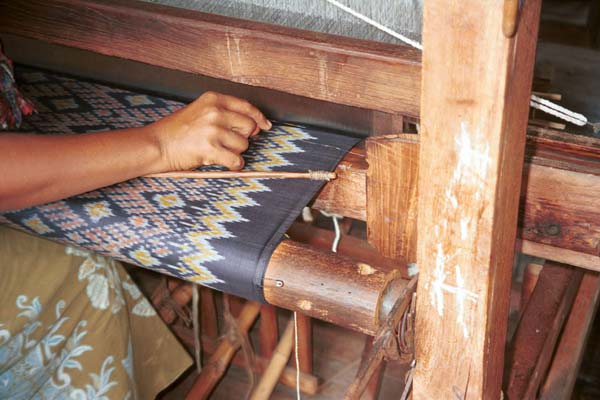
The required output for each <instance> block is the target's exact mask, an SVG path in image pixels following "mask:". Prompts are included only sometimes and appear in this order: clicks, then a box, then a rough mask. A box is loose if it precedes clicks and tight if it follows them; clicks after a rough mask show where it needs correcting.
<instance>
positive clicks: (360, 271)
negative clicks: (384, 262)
mask: <svg viewBox="0 0 600 400" xmlns="http://www.w3.org/2000/svg"><path fill="white" fill-rule="evenodd" d="M397 279H401V278H400V277H399V272H397V271H387V270H382V269H380V268H379V267H378V266H377V265H374V264H366V263H363V262H360V261H358V260H356V259H352V258H349V257H344V256H340V255H337V254H334V253H331V252H324V251H320V250H317V249H314V248H312V247H310V246H306V245H303V244H300V243H295V242H293V241H291V240H284V241H283V242H282V243H281V244H280V245H279V246H278V247H277V249H275V251H274V252H273V255H272V256H271V260H270V262H269V266H268V267H267V270H266V272H265V279H264V296H265V299H266V300H267V302H268V303H269V304H272V305H275V306H278V307H283V308H286V309H289V310H293V311H298V312H300V313H303V314H306V315H308V316H311V317H313V318H318V319H322V320H324V321H328V322H331V323H334V324H336V325H338V326H342V327H346V328H349V329H353V330H357V331H359V332H363V333H366V334H371V335H372V334H374V333H375V331H376V330H377V327H378V325H379V310H380V305H381V301H382V296H383V294H384V292H385V289H386V288H387V286H388V285H389V284H390V283H391V282H392V281H396V282H398V281H397ZM400 282H402V281H400ZM404 282H405V281H404Z"/></svg>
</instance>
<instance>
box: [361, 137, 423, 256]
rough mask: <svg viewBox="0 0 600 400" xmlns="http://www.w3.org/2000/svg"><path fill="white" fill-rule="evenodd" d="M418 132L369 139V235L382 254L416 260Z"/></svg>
mask: <svg viewBox="0 0 600 400" xmlns="http://www.w3.org/2000/svg"><path fill="white" fill-rule="evenodd" d="M418 143H419V142H418V138H417V135H411V134H401V135H389V136H377V137H372V138H370V139H368V140H367V142H366V144H367V162H368V164H369V167H368V170H367V236H368V240H369V243H371V244H372V245H373V246H374V247H375V248H377V249H378V250H379V251H380V252H381V254H382V255H384V256H385V257H390V258H392V259H402V260H407V261H408V262H413V263H414V262H416V261H417V179H418V173H419V146H418Z"/></svg>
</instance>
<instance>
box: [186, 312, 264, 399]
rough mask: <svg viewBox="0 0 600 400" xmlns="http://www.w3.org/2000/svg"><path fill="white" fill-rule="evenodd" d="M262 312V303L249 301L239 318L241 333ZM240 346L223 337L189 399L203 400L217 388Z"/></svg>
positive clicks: (187, 397) (191, 391)
mask: <svg viewBox="0 0 600 400" xmlns="http://www.w3.org/2000/svg"><path fill="white" fill-rule="evenodd" d="M259 312H260V304H258V303H255V302H252V301H249V302H247V303H246V304H245V305H244V308H243V309H242V312H241V313H240V316H239V317H238V318H237V320H236V321H237V326H238V328H239V330H240V333H242V334H244V333H247V332H248V330H249V329H250V327H251V326H252V324H253V323H254V321H255V320H256V318H257V317H258V313H259ZM239 347H240V344H239V343H232V342H231V341H230V339H229V337H228V336H227V335H225V336H224V337H223V339H221V342H220V343H219V346H218V347H217V350H215V352H214V353H213V355H212V356H211V357H210V360H209V361H208V363H207V364H206V365H205V366H204V368H203V369H202V372H201V373H200V375H199V376H198V378H197V379H196V382H194V385H193V386H192V388H191V389H190V391H189V392H188V394H187V396H186V399H187V400H203V399H206V398H208V396H209V395H210V393H211V392H212V391H213V389H214V388H215V386H216V384H217V382H219V380H220V379H221V377H222V376H223V374H224V373H225V370H226V369H227V366H228V365H229V363H230V362H231V360H232V358H233V356H234V355H235V353H236V351H237V350H238V348H239Z"/></svg>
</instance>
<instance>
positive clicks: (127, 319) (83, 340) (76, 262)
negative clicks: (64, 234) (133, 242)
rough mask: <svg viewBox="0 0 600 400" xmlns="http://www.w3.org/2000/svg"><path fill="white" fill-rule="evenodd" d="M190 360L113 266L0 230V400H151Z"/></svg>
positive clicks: (118, 267)
mask: <svg viewBox="0 0 600 400" xmlns="http://www.w3.org/2000/svg"><path fill="white" fill-rule="evenodd" d="M190 362H191V359H190V357H189V355H188V354H187V353H186V352H185V350H184V349H183V347H182V346H181V345H180V344H179V343H178V342H177V340H176V339H175V337H174V336H173V335H172V334H171V332H170V331H169V330H168V328H167V327H166V326H165V325H164V324H163V322H162V321H161V320H160V318H159V317H158V316H157V314H156V313H155V311H154V309H153V308H152V306H151V304H150V303H149V302H148V301H147V300H146V298H145V297H144V296H143V295H142V293H141V292H140V291H139V289H138V288H137V286H136V285H135V284H134V283H133V281H132V280H131V278H130V277H129V276H128V275H127V273H126V272H125V271H124V269H123V266H122V265H121V264H119V263H118V262H115V261H113V260H111V259H109V258H106V257H103V256H98V255H91V254H89V253H87V252H83V251H81V250H78V249H75V248H70V247H65V246H63V245H60V244H57V243H53V242H50V241H48V240H45V239H41V238H37V237H33V236H30V235H28V234H25V233H22V232H18V231H15V230H12V229H10V228H6V227H0V399H31V398H33V399H77V400H79V399H143V400H145V399H153V398H154V397H155V396H156V394H157V393H158V392H159V391H161V390H162V389H164V388H165V387H166V386H167V385H169V384H170V383H171V382H172V381H173V380H174V379H176V378H177V377H178V376H179V375H180V374H181V373H182V372H183V371H184V370H185V369H186V368H187V367H189V365H190Z"/></svg>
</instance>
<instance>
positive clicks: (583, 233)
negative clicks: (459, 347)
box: [0, 0, 600, 398]
mask: <svg viewBox="0 0 600 400" xmlns="http://www.w3.org/2000/svg"><path fill="white" fill-rule="evenodd" d="M531 2H532V3H537V0H535V1H534V0H531ZM450 3H451V2H450V1H449V0H430V3H429V4H426V7H429V8H430V9H431V10H435V9H438V8H437V7H444V6H447V7H450ZM489 6H490V7H496V9H495V10H496V11H498V15H499V16H500V15H501V12H500V8H501V2H500V1H490V4H489ZM456 7H459V8H460V7H462V6H456ZM464 7H466V6H464ZM432 12H433V11H432ZM431 15H434V14H431ZM15 16H16V17H18V18H15ZM100 16H101V17H100ZM149 17H152V18H149ZM459 18H463V17H459ZM468 18H471V21H472V20H476V19H477V16H475V17H474V16H472V15H471V16H470V17H469V16H465V17H464V21H469V19H468ZM538 19H539V18H538ZM431 21H434V19H433V18H432V19H430V20H429V22H428V21H427V20H426V23H425V30H427V29H428V24H430V23H431ZM531 23H532V24H533V25H532V26H534V27H536V30H537V21H536V18H535V16H533V17H532V22H531ZM182 27H184V28H185V29H181V28H182ZM479 28H481V27H477V29H479ZM0 32H2V33H10V34H13V35H20V36H25V37H28V38H33V39H37V40H41V41H45V42H49V43H54V44H59V45H66V46H72V47H76V48H79V49H85V50H89V51H93V52H97V53H100V54H105V55H110V56H117V57H122V58H127V59H131V60H135V61H140V62H144V63H148V64H152V65H156V66H160V67H166V68H173V69H178V70H181V71H186V72H190V73H193V74H204V75H209V76H212V77H216V78H221V79H226V80H230V81H234V82H239V83H243V84H246V85H251V86H258V87H265V88H269V89H275V90H279V91H286V92H289V93H292V94H295V95H299V96H305V97H310V98H313V99H317V100H325V101H329V102H333V103H338V104H344V105H350V106H355V107H362V108H367V109H371V110H377V111H381V112H385V113H390V114H394V115H402V116H404V117H408V118H418V116H419V113H420V111H419V110H420V108H426V107H428V106H429V104H430V103H428V100H425V101H424V102H423V103H422V104H421V105H419V102H420V101H421V99H423V98H425V97H424V96H423V95H422V94H421V79H424V80H434V79H441V80H444V79H445V78H444V77H442V76H439V75H432V73H430V72H426V73H425V75H424V76H423V77H421V57H420V56H419V55H418V54H417V53H416V52H415V51H414V50H411V49H407V48H404V47H402V46H393V45H387V44H374V43H372V42H367V41H361V40H357V39H349V38H342V37H338V36H333V35H325V34H317V33H310V32H304V31H299V30H295V29H291V28H283V27H273V26H270V25H267V24H261V23H256V22H249V21H241V20H236V19H233V18H226V17H219V16H214V15H208V14H203V13H197V12H189V11H185V12H184V11H181V10H176V9H172V8H169V7H163V6H157V5H152V4H147V3H126V2H124V1H119V0H109V1H106V2H103V3H102V4H95V3H94V2H92V1H89V0H51V1H41V0H34V1H30V2H28V3H27V4H23V3H22V2H18V1H6V2H3V3H2V4H0ZM156 32H160V33H161V34H167V33H168V34H173V35H175V37H176V38H177V40H176V41H177V43H178V46H176V47H174V48H170V46H169V43H165V41H164V40H161V39H160V38H157V36H156ZM444 34H456V32H454V31H451V30H449V31H448V32H446V30H440V32H439V33H435V34H431V35H432V36H431V37H432V38H434V39H433V40H435V41H436V42H437V41H439V42H443V41H444V39H445V38H444V37H443V35H444ZM476 34H477V30H475V31H474V33H473V38H471V39H472V40H474V41H475V40H476V38H475V36H476ZM199 37H205V38H206V39H202V40H199V39H198V38H199ZM430 40H431V39H430ZM534 40H535V39H534ZM232 41H233V42H234V43H235V44H236V46H238V47H237V50H236V51H234V52H235V53H236V55H235V57H234V56H232V55H231V48H232V47H231V42H232ZM139 43H144V44H145V45H146V46H140V45H139ZM240 49H242V50H243V52H242V50H240ZM290 49H294V54H297V55H298V58H294V59H290V58H289V53H290ZM425 51H427V47H426V50H425ZM498 51H500V50H498ZM502 51H503V50H502ZM523 51H525V50H523ZM198 52H200V54H202V55H203V56H204V57H205V58H214V59H215V60H221V59H223V60H227V61H228V62H220V61H217V62H215V63H211V62H204V61H200V62H199V61H198V60H197V58H198V54H199V53H198ZM240 54H244V59H243V60H240V59H239V56H240ZM267 57H271V58H270V61H271V63H278V64H281V65H282V66H284V67H285V68H283V69H281V70H279V71H278V72H276V73H275V74H274V73H273V72H272V71H269V70H268V67H265V66H264V64H262V63H261V62H262V60H264V59H265V58H267ZM499 57H500V58H502V57H507V55H506V54H504V55H500V56H499ZM174 58H177V60H178V61H177V62H176V63H173V59H174ZM457 62H464V60H463V61H460V60H457ZM234 63H235V64H234ZM464 64H465V65H467V67H468V65H469V63H468V62H464ZM346 66H348V68H346ZM532 68H533V64H532V61H529V62H527V63H525V65H522V66H520V67H519V70H518V71H516V72H514V74H515V76H516V77H517V78H518V77H520V76H524V75H527V74H529V73H531V70H532ZM373 72H376V73H375V74H373ZM369 74H372V75H373V76H372V77H371V78H372V79H370V82H368V84H366V85H365V86H360V87H359V88H356V87H355V85H353V84H354V82H356V80H357V79H361V78H363V77H364V76H367V75H369ZM323 76H325V78H323ZM390 87H393V88H394V89H395V90H390ZM510 90H512V89H509V91H510ZM505 95H506V96H509V94H504V93H503V94H499V95H498V97H499V99H500V100H499V101H501V102H505V101H506V97H504V96H505ZM519 96H521V97H522V96H523V94H522V93H520V94H519ZM521 100H522V99H521ZM518 104H521V103H518ZM464 107H465V108H463V109H460V110H462V111H464V110H465V109H466V110H468V112H480V113H481V112H483V110H481V109H478V108H477V106H476V105H475V106H470V105H465V106H464ZM506 107H507V111H506V112H507V113H509V114H510V113H512V112H519V110H512V109H511V107H512V108H514V107H517V106H510V105H506ZM521 112H522V111H521ZM393 133H399V132H398V131H397V130H395V131H393ZM438 134H441V133H438ZM445 134H447V133H445ZM513 134H514V132H512V133H511V135H513ZM371 140H372V143H373V144H374V146H371V149H372V148H380V147H381V146H383V148H384V149H385V151H388V152H389V154H391V155H392V156H394V155H395V156H397V157H398V160H399V161H397V162H398V165H399V166H405V167H406V166H407V165H412V166H410V167H407V168H405V169H403V170H402V171H408V173H410V174H411V175H410V177H411V179H415V176H417V175H418V174H419V173H420V172H419V168H422V166H421V165H419V162H418V158H417V159H416V160H415V159H414V151H415V148H417V149H418V150H419V151H418V152H421V153H422V151H423V150H422V149H419V148H420V147H421V146H423V145H424V143H421V142H420V140H418V139H417V140H410V141H408V142H407V141H406V140H405V138H404V139H403V138H402V137H387V138H373V139H371ZM431 145H432V143H430V142H427V143H425V146H426V148H429V149H430V148H431ZM522 145H523V146H524V145H525V144H521V143H512V142H511V141H509V142H508V144H507V146H515V149H517V151H523V150H524V151H525V154H526V163H525V165H524V167H523V170H522V171H520V170H519V168H516V170H511V174H513V175H514V178H515V179H517V180H519V179H522V180H523V182H524V184H523V185H522V186H519V185H517V186H515V187H511V186H510V185H507V183H506V182H498V183H497V184H496V185H495V186H494V187H493V188H491V190H501V191H504V192H505V193H506V196H508V197H511V198H518V197H519V192H520V198H521V200H520V201H521V206H520V210H521V216H520V218H521V220H520V221H521V222H520V223H519V230H518V236H519V238H520V240H518V241H517V242H516V246H517V248H520V249H522V250H523V251H524V252H527V253H529V254H532V255H538V256H541V257H544V258H547V259H553V260H555V261H560V262H566V263H568V264H571V265H574V266H577V267H581V268H586V269H589V270H594V271H600V243H597V241H594V240H596V238H597V235H598V233H599V232H600V207H597V205H596V204H595V202H594V201H595V199H598V198H600V195H599V194H598V193H597V192H594V188H600V161H599V160H600V150H599V147H600V146H599V143H598V141H597V140H594V139H584V138H575V137H568V136H567V135H564V134H561V133H559V132H556V131H552V130H548V129H530V130H529V136H528V137H527V143H526V147H525V148H524V149H523V148H521V150H518V148H519V147H520V146H522ZM445 146H446V145H443V146H442V147H443V148H442V149H441V151H449V149H448V148H446V147H445ZM494 146H496V147H495V150H498V149H499V148H500V144H499V143H496V144H495V145H494ZM357 151H361V150H357ZM369 151H374V150H369V147H368V149H367V159H368V156H369V154H368V153H369ZM378 151H379V150H378ZM389 165H390V164H388V165H387V166H388V168H389ZM415 165H416V167H415ZM417 167H418V168H417ZM425 167H426V166H425ZM517 170H518V171H517ZM372 171H373V165H371V164H369V165H368V164H366V163H365V162H364V160H357V159H356V155H352V154H350V155H349V156H348V157H346V159H345V160H344V161H343V162H342V163H341V164H340V166H339V167H338V170H337V172H338V175H339V176H340V179H338V180H337V181H335V182H332V183H330V184H328V185H327V186H326V188H325V189H324V190H323V191H322V192H321V193H320V195H319V196H318V197H317V199H316V200H315V203H314V206H315V207H317V208H322V209H326V210H329V211H333V212H336V213H338V214H342V215H345V216H349V217H353V218H357V219H361V220H366V221H367V222H368V224H369V229H371V230H372V234H371V233H370V235H369V236H370V239H371V240H375V239H374V238H375V237H379V238H381V237H387V238H392V239H394V240H392V242H393V243H382V242H376V243H375V244H376V245H377V246H378V247H379V249H380V250H382V251H381V253H382V255H383V256H388V257H393V258H394V259H395V261H396V262H398V263H401V264H406V263H407V262H413V261H416V260H417V259H416V258H414V257H417V256H416V254H417V247H418V246H419V244H418V242H417V241H416V237H417V234H418V232H416V231H414V230H415V229H417V227H416V225H411V228H410V229H412V231H408V230H407V229H406V228H402V229H396V230H395V231H393V232H392V231H390V228H389V227H386V225H385V224H378V223H377V218H378V216H376V215H374V214H373V213H371V214H369V209H370V207H371V204H375V203H379V204H381V203H383V204H385V206H384V207H387V208H388V209H389V210H390V211H394V212H392V213H391V215H393V218H395V219H398V218H403V217H401V215H404V214H405V212H404V210H414V204H416V203H417V200H418V199H419V197H418V193H416V191H415V192H414V193H411V195H410V196H408V197H406V198H403V199H401V200H400V201H399V202H397V201H396V200H393V196H392V193H393V189H394V188H393V187H392V186H394V185H395V183H393V184H390V185H388V187H387V188H386V186H385V185H383V186H381V185H380V186H381V187H379V186H378V187H377V189H376V190H372V188H374V187H375V186H373V185H371V184H370V179H375V178H376V177H373V176H369V174H370V173H371V172H372ZM415 174H416V175H415ZM521 177H522V178H521ZM405 178H406V176H405ZM387 179H389V182H398V179H399V178H398V176H392V174H390V176H388V178H387ZM439 183H440V184H442V183H443V182H439ZM421 184H423V183H422V182H421ZM554 187H569V189H570V190H571V192H570V193H571V194H572V195H573V196H574V197H575V198H577V199H579V200H580V201H578V202H576V204H573V203H572V202H569V201H567V200H566V199H565V198H562V197H561V196H557V195H555V194H554V193H551V192H552V189H551V188H554ZM596 190H597V189H596ZM596 203H597V200H596ZM590 204H591V205H592V206H591V207H590V206H589V205H590ZM548 210H550V211H548ZM411 212H416V211H411ZM511 213H512V214H514V215H516V213H515V212H514V210H513V211H511ZM414 219H416V215H415V216H414ZM508 219H509V220H513V219H514V221H512V222H511V221H508V222H504V221H502V224H503V226H505V228H503V229H504V230H505V232H507V233H506V234H507V235H509V236H510V232H511V229H513V228H516V226H517V225H516V224H517V221H516V217H515V218H512V217H509V218H508ZM582 221H583V222H585V224H584V223H582ZM420 222H421V223H424V224H431V222H432V221H423V220H421V221H420ZM423 234H427V232H422V233H421V237H422V236H423ZM490 235H491V234H490ZM407 240H408V241H410V243H412V244H411V246H409V248H406V243H407ZM508 241H510V239H509V240H508ZM398 246H405V248H404V250H402V251H401V252H400V253H399V252H398V251H397V247H398ZM473 251H475V250H473ZM491 251H492V252H495V251H499V252H501V253H502V252H504V253H506V251H507V248H506V243H504V244H503V248H502V249H497V248H494V246H492V250H491ZM284 253H285V252H284ZM499 256H501V257H502V258H503V259H504V260H507V259H509V258H510V257H508V256H506V255H499ZM328 260H329V261H330V260H332V259H331V258H329V259H326V260H325V261H324V262H329V261H328ZM307 262H308V261H307ZM486 268H487V272H488V273H489V274H490V275H486V279H491V278H490V276H491V275H492V273H493V274H496V275H495V276H497V277H498V279H503V280H507V277H508V279H509V278H510V273H511V269H510V268H509V267H508V266H507V264H506V262H504V264H503V265H502V266H501V267H500V268H496V267H493V266H492V265H487V266H486ZM430 273H431V271H429V270H427V269H426V270H425V271H424V272H421V274H422V275H428V274H430ZM425 278H428V277H427V276H425ZM590 279H591V278H590ZM421 291H423V289H421ZM486 295H487V296H488V297H487V298H486V301H489V302H490V304H491V306H490V307H489V308H488V312H486V313H484V314H483V315H482V316H481V318H482V319H481V320H478V319H475V320H473V321H472V322H471V324H472V325H473V326H476V325H477V324H480V323H483V322H482V321H487V320H490V319H493V318H501V319H502V318H505V317H506V315H505V314H506V313H505V311H504V310H503V309H502V305H501V304H500V303H501V302H502V300H501V299H499V298H498V297H495V296H493V295H492V293H488V294H486ZM596 300H597V299H596ZM596 300H595V301H594V302H592V303H593V304H592V306H593V307H595V305H596V304H597V302H596ZM496 303H497V304H496ZM349 304H351V302H350V303H349ZM278 305H280V306H285V307H286V308H291V309H295V310H298V311H306V310H302V308H301V307H298V306H297V305H295V304H294V302H293V301H290V300H286V301H284V302H282V303H281V304H278ZM496 305H497V306H498V307H500V310H499V311H497V312H498V314H497V315H496V314H493V313H495V312H496V311H494V310H496V308H495V306H496ZM427 309H428V307H427V305H426V304H424V303H423V305H422V306H421V318H423V319H424V320H426V324H427V322H428V320H430V319H434V318H436V316H435V312H434V310H427ZM333 322H336V321H333ZM443 324H449V322H448V320H444V322H443ZM342 325H343V323H342ZM484 325H485V323H484ZM442 326H444V325H442ZM375 327H376V324H375V325H373V326H371V327H370V329H371V332H372V331H373V330H374V329H375ZM354 328H355V329H356V327H354ZM441 335H446V332H444V333H442V334H437V335H436V334H435V333H431V332H430V336H431V337H433V339H434V340H435V343H436V346H437V351H439V352H441V353H444V352H452V349H451V346H454V343H452V342H451V341H448V340H447V338H442V337H441ZM485 340H486V341H487V340H488V338H486V339H485ZM490 340H492V341H493V343H492V347H493V348H496V349H503V348H504V344H503V343H501V342H502V340H503V338H502V337H494V338H492V339H490ZM478 351H479V350H478ZM417 355H418V356H420V357H429V355H428V354H423V353H421V354H420V355H419V354H417ZM474 357H478V358H479V359H483V358H484V355H483V354H478V355H475V356H474ZM446 361H447V362H448V363H450V366H449V368H460V367H461V364H460V363H461V362H460V361H454V360H452V359H447V360H446ZM502 366H503V361H502V357H499V360H498V358H496V359H495V360H494V361H493V362H491V363H489V364H486V365H485V367H484V368H482V370H481V371H478V372H477V373H476V374H475V375H474V376H471V377H470V379H473V381H471V383H470V384H471V385H474V386H473V387H475V388H477V391H476V392H469V393H467V391H466V390H465V391H463V392H462V393H463V394H464V395H465V396H466V397H483V398H497V395H498V394H499V393H498V392H499V390H500V383H499V380H498V378H497V377H498V374H499V370H500V369H501V368H502ZM420 374H421V375H418V376H419V379H418V380H417V382H416V386H415V393H414V395H415V396H416V398H427V396H431V395H432V393H436V394H440V393H450V392H449V390H452V386H453V385H454V386H456V385H455V382H452V379H451V378H449V377H447V376H445V375H444V371H443V370H439V371H435V370H428V371H425V374H427V375H423V372H421V373H420ZM426 380H428V381H429V382H434V384H432V385H431V386H434V387H433V388H432V389H430V388H428V387H427V386H428V385H422V384H420V383H419V382H425V381H426ZM459 386H464V385H459ZM463 389H464V388H463Z"/></svg>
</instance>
